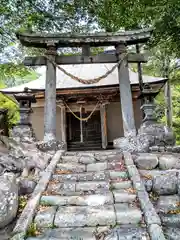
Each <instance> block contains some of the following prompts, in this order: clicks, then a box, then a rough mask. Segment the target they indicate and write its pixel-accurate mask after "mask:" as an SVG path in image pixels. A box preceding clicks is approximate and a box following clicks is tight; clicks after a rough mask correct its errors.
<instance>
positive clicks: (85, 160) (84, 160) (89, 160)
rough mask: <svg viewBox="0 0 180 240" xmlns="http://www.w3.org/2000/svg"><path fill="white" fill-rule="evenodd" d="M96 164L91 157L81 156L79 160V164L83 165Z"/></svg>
mask: <svg viewBox="0 0 180 240" xmlns="http://www.w3.org/2000/svg"><path fill="white" fill-rule="evenodd" d="M95 162H96V159H95V158H94V157H91V156H81V157H80V158H79V163H83V164H93V163H95Z"/></svg>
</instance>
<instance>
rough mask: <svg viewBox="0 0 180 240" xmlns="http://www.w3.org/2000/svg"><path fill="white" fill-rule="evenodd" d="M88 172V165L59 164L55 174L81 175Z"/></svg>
mask: <svg viewBox="0 0 180 240" xmlns="http://www.w3.org/2000/svg"><path fill="white" fill-rule="evenodd" d="M85 171H86V165H84V164H79V163H58V164H57V166H56V170H55V174H56V173H57V174H61V173H81V172H85Z"/></svg>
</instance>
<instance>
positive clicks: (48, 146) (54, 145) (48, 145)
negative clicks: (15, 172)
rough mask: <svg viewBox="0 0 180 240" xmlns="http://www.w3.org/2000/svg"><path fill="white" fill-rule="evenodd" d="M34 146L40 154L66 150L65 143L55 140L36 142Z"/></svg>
mask: <svg viewBox="0 0 180 240" xmlns="http://www.w3.org/2000/svg"><path fill="white" fill-rule="evenodd" d="M36 146H37V148H38V149H39V150H41V151H42V152H54V151H55V152H56V151H58V150H66V148H67V146H66V143H64V142H62V141H57V140H55V139H52V140H49V141H40V142H37V143H36Z"/></svg>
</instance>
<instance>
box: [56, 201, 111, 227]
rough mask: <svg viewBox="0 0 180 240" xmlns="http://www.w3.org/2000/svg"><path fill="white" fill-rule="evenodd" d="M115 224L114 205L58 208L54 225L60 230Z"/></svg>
mask: <svg viewBox="0 0 180 240" xmlns="http://www.w3.org/2000/svg"><path fill="white" fill-rule="evenodd" d="M115 223H116V216H115V212H114V207H113V206H112V205H104V206H97V207H90V206H81V207H79V206H77V207H76V206H68V207H66V206H63V207H59V208H58V210H57V212H56V215H55V219H54V225H55V226H56V227H59V228H62V227H85V226H88V227H95V226H97V225H99V226H109V225H115Z"/></svg>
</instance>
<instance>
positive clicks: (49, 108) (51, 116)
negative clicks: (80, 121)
mask: <svg viewBox="0 0 180 240" xmlns="http://www.w3.org/2000/svg"><path fill="white" fill-rule="evenodd" d="M46 54H47V56H48V58H50V59H51V60H52V61H55V58H56V47H55V46H53V43H52V44H50V45H49V46H48V49H47V52H46ZM46 65H47V67H46V89H45V109H44V141H49V140H52V139H56V67H55V66H54V64H53V63H52V62H51V61H50V60H48V59H47V63H46Z"/></svg>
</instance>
